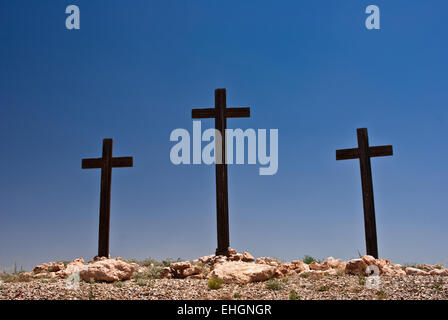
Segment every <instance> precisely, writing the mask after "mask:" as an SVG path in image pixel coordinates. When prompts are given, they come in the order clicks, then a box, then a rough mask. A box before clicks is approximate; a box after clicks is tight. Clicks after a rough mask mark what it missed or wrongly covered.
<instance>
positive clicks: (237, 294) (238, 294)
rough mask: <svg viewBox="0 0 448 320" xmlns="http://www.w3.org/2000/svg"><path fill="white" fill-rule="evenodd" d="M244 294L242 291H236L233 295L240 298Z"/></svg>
mask: <svg viewBox="0 0 448 320" xmlns="http://www.w3.org/2000/svg"><path fill="white" fill-rule="evenodd" d="M242 296H243V295H242V294H241V293H239V292H235V293H234V294H233V297H234V298H235V299H240V298H241V297H242Z"/></svg>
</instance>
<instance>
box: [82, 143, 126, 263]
mask: <svg viewBox="0 0 448 320" xmlns="http://www.w3.org/2000/svg"><path fill="white" fill-rule="evenodd" d="M112 146H113V140H112V139H104V140H103V157H102V158H94V159H82V168H83V169H101V194H100V227H99V234H98V257H108V256H109V234H110V191H111V183H112V168H122V167H132V166H133V159H132V157H119V158H113V157H112Z"/></svg>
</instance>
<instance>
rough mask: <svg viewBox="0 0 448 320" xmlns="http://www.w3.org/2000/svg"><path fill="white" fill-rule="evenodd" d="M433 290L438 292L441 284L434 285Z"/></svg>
mask: <svg viewBox="0 0 448 320" xmlns="http://www.w3.org/2000/svg"><path fill="white" fill-rule="evenodd" d="M434 289H435V290H437V291H439V290H440V289H442V284H441V283H436V284H435V285H434Z"/></svg>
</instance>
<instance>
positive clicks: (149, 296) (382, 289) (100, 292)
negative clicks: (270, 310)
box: [0, 274, 448, 300]
mask: <svg viewBox="0 0 448 320" xmlns="http://www.w3.org/2000/svg"><path fill="white" fill-rule="evenodd" d="M380 281H381V283H380V285H379V287H378V288H377V289H368V288H367V287H366V286H365V285H364V282H365V279H364V278H359V277H357V276H350V275H316V274H309V276H308V277H306V278H305V277H304V276H303V275H293V276H289V277H287V278H282V279H275V280H269V281H267V282H258V283H249V284H247V285H242V286H240V285H236V284H223V286H222V287H221V288H220V289H217V290H210V289H209V288H208V287H207V280H196V279H157V280H138V281H136V280H129V281H124V282H116V283H86V282H83V281H81V282H80V283H79V288H75V289H68V288H67V285H66V281H65V280H63V279H41V280H39V279H35V280H32V281H29V282H9V283H7V282H4V283H0V300H8V299H14V300H98V299H99V300H178V299H179V300H216V299H218V300H224V299H225V300H229V299H235V300H237V299H238V300H264V299H268V300H289V299H290V298H295V299H300V300H328V299H330V300H353V299H355V300H358V299H361V300H365V299H367V300H378V299H387V300H389V299H390V300H447V299H448V279H447V277H440V276H404V277H387V276H382V277H381V278H380ZM272 282H274V285H272ZM269 284H271V285H269ZM268 287H269V288H271V289H268ZM272 288H275V289H277V290H272Z"/></svg>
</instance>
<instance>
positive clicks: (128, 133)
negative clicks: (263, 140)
mask: <svg viewBox="0 0 448 320" xmlns="http://www.w3.org/2000/svg"><path fill="white" fill-rule="evenodd" d="M70 4H77V5H78V6H79V8H80V10H81V29H80V30H77V31H69V30H67V29H66V28H65V18H66V14H65V7H66V6H67V5H70ZM369 4H376V5H378V6H379V7H380V9H381V30H376V31H368V30H367V29H366V28H365V26H364V20H365V18H366V17H367V15H366V14H365V13H364V10H365V8H366V7H367V6H368V5H369ZM447 9H448V4H447V3H446V1H442V0H433V1H430V2H422V1H418V2H411V3H409V1H398V0H396V1H382V0H374V1H335V0H333V1H330V0H328V1H325V0H319V1H280V2H279V1H275V2H274V1H260V0H259V1H233V0H232V1H225V2H222V1H205V0H204V1H202V0H194V1H180V0H178V1H143V0H139V1H137V0H135V1H132V2H126V1H123V0H121V1H116V0H115V1H99V0H95V1H75V0H71V1H39V2H37V1H20V0H19V1H6V0H2V1H1V2H0V40H1V43H2V45H1V48H0V70H1V71H0V150H1V157H0V267H1V268H10V267H11V266H12V265H13V264H14V262H17V264H18V265H23V266H24V267H25V268H31V267H32V266H33V265H35V264H37V263H41V262H46V261H53V260H62V259H67V260H69V259H74V258H77V257H81V256H82V257H85V258H87V259H89V258H91V257H93V256H94V255H95V254H96V251H97V232H98V207H99V188H100V184H99V183H100V171H99V170H93V171H92V170H89V171H87V170H81V159H82V158H85V157H99V156H100V155H101V142H102V139H103V138H107V137H111V138H114V155H115V156H133V157H134V168H131V169H130V168H123V169H114V172H113V178H112V204H111V208H112V209H111V244H110V245H111V254H112V256H121V257H127V258H131V257H132V258H145V257H154V258H157V259H162V258H166V257H173V258H176V257H182V258H184V259H191V258H196V257H199V256H203V255H207V254H211V253H213V252H214V250H215V248H216V231H215V230H216V227H215V224H216V211H215V210H216V209H215V172H214V168H213V167H211V166H206V165H200V166H199V165H196V166H193V165H190V166H182V165H181V166H175V165H173V164H171V162H170V160H169V151H170V148H171V147H172V146H173V145H174V143H172V142H170V141H169V136H170V133H171V131H172V130H173V129H175V128H186V129H188V130H189V131H190V132H191V130H192V119H191V109H192V108H194V107H206V106H210V105H212V103H213V90H214V89H215V88H227V101H228V104H229V105H232V106H250V107H251V118H250V119H231V120H229V121H228V127H230V128H242V129H246V128H255V129H259V128H263V129H273V128H275V129H278V130H279V169H278V172H277V174H276V175H274V176H260V175H259V174H258V165H256V166H255V165H240V166H237V165H233V166H230V167H229V206H230V241H231V246H232V247H233V248H236V249H237V250H239V251H243V250H247V251H249V252H251V253H252V254H254V255H255V256H273V257H278V258H280V259H285V260H291V259H297V258H301V257H303V255H305V254H311V255H313V256H316V257H321V258H325V257H327V256H334V257H338V258H342V259H349V258H353V257H357V255H358V251H359V252H361V253H364V251H365V243H364V230H363V213H362V197H361V182H360V176H359V163H358V161H355V160H353V161H338V162H336V161H335V150H336V149H339V148H352V147H356V128H359V127H367V128H368V129H369V136H370V143H371V145H384V144H392V145H393V147H394V156H393V157H387V158H376V159H373V160H372V170H373V180H374V191H375V200H376V216H377V229H378V244H379V253H380V256H382V257H386V258H390V259H392V260H394V261H396V262H399V263H407V262H427V263H447V262H448V257H447V256H446V247H447V245H448V237H447V235H446V226H447V224H448V215H447V211H446V196H447V188H448V187H447V184H446V181H447V180H448V173H447V170H446V159H447V156H448V152H447V150H446V148H445V145H446V141H447V138H448V134H447V132H446V125H447V110H446V101H447V98H448V91H447V90H446V87H447V79H446V75H447V72H448V65H447V63H446V57H447V56H448V45H447V41H446V30H447V29H446V22H445V20H446V17H445V16H446V12H447ZM210 125H213V122H212V120H204V121H203V123H202V126H203V127H204V128H206V127H209V126H210Z"/></svg>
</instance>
